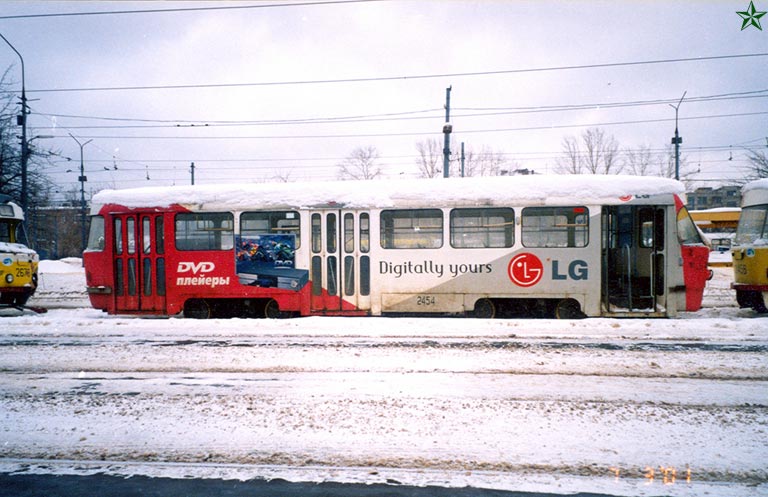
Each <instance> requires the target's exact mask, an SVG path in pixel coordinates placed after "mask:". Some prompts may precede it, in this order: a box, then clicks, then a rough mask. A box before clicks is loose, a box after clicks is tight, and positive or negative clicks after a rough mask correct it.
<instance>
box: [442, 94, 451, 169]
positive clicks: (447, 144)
mask: <svg viewBox="0 0 768 497" xmlns="http://www.w3.org/2000/svg"><path fill="white" fill-rule="evenodd" d="M451 88H452V86H449V87H448V88H446V89H445V124H443V134H445V141H444V142H443V178H447V177H448V176H449V170H448V167H449V166H448V163H449V161H450V159H451V131H453V126H452V125H451Z"/></svg>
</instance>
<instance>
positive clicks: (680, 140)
mask: <svg viewBox="0 0 768 497" xmlns="http://www.w3.org/2000/svg"><path fill="white" fill-rule="evenodd" d="M686 93H688V90H685V91H684V92H683V96H682V97H680V101H679V102H678V103H677V106H675V105H672V104H669V106H670V107H672V108H673V109H675V136H673V137H672V144H673V145H674V146H675V179H676V180H679V179H680V144H681V143H683V137H682V136H680V134H679V133H678V132H677V110H678V109H679V108H680V105H681V104H682V103H683V99H684V98H685V94H686Z"/></svg>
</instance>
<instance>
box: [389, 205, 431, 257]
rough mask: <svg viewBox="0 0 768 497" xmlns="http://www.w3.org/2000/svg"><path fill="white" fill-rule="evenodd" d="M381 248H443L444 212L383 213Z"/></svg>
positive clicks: (407, 211)
mask: <svg viewBox="0 0 768 497" xmlns="http://www.w3.org/2000/svg"><path fill="white" fill-rule="evenodd" d="M381 246H382V248H385V249H423V248H440V247H442V246H443V212H442V211H441V210H440V209H404V210H386V211H382V212H381Z"/></svg>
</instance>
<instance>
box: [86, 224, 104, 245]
mask: <svg viewBox="0 0 768 497" xmlns="http://www.w3.org/2000/svg"><path fill="white" fill-rule="evenodd" d="M86 250H92V251H99V252H100V251H102V250H104V217H102V216H93V217H91V226H90V229H89V230H88V248H87V249H86Z"/></svg>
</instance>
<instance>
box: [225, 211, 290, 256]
mask: <svg viewBox="0 0 768 497" xmlns="http://www.w3.org/2000/svg"><path fill="white" fill-rule="evenodd" d="M251 222H255V223H258V224H257V225H255V226H248V224H249V223H251ZM255 235H294V236H295V238H296V241H295V242H294V247H293V248H294V249H296V250H298V249H299V248H300V247H301V214H299V212H298V211H247V212H243V213H241V214H240V236H246V237H247V236H255Z"/></svg>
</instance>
